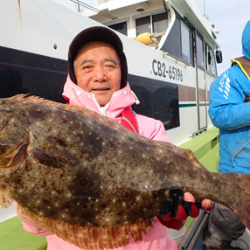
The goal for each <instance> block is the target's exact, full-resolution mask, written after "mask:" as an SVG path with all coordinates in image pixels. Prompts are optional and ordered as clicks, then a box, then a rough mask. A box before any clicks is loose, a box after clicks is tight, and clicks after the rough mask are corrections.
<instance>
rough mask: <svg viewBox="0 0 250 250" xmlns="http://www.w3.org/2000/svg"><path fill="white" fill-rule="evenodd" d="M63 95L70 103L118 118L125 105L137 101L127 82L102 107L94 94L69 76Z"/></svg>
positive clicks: (127, 105)
mask: <svg viewBox="0 0 250 250" xmlns="http://www.w3.org/2000/svg"><path fill="white" fill-rule="evenodd" d="M62 95H63V97H64V98H65V99H67V100H69V102H70V104H74V105H80V106H83V107H85V108H88V109H91V110H93V111H95V112H97V113H100V114H103V110H105V113H104V115H106V116H108V117H111V118H118V117H120V114H121V113H122V112H123V110H124V109H125V108H126V107H129V106H131V105H133V104H134V103H136V102H137V101H138V99H137V97H136V96H135V94H134V93H133V92H132V90H131V89H130V86H129V83H127V85H126V86H125V87H124V88H122V89H120V90H118V91H116V92H114V93H113V95H112V98H111V100H110V102H109V103H108V104H107V105H106V106H105V107H104V108H102V107H100V105H99V104H98V103H97V101H96V99H95V97H94V94H91V93H89V92H86V91H84V90H83V89H81V88H80V87H79V86H77V85H76V84H74V83H73V82H72V81H71V79H70V78H69V76H68V77H67V80H66V83H65V85H64V91H63V94H62Z"/></svg>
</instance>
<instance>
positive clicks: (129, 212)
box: [0, 95, 250, 249]
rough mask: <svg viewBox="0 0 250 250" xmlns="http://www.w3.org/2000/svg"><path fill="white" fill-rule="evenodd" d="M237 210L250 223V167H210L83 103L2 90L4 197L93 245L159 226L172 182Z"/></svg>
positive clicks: (79, 242) (4, 202)
mask: <svg viewBox="0 0 250 250" xmlns="http://www.w3.org/2000/svg"><path fill="white" fill-rule="evenodd" d="M172 186H179V187H181V188H182V189H183V191H185V192H187V191H188V192H191V193H192V194H193V195H194V196H195V197H196V199H197V200H198V201H201V200H202V199H204V198H209V199H212V200H213V201H216V202H219V203H221V204H223V205H225V206H227V207H228V208H229V209H231V210H232V211H233V212H234V213H235V214H236V215H237V216H238V217H239V219H240V220H241V221H242V222H243V223H244V225H245V226H246V227H247V228H248V229H250V222H249V219H250V209H249V207H250V175H242V174H235V173H210V172H209V171H208V170H207V169H205V168H204V167H203V166H202V165H201V164H200V163H199V162H198V161H197V159H196V158H195V156H194V154H193V153H192V152H191V151H190V150H184V149H180V148H178V147H176V146H174V145H173V144H170V143H166V142H158V141H152V140H150V139H147V138H145V137H142V136H140V135H137V134H136V133H133V132H132V131H130V130H128V129H126V128H125V127H123V126H122V125H120V124H119V123H117V122H116V121H114V120H112V119H110V118H107V117H104V116H101V115H99V114H97V113H95V112H93V111H90V110H88V109H85V108H83V107H80V106H73V105H64V104H60V103H56V102H52V101H48V100H44V99H42V98H37V97H27V98H24V95H18V96H15V97H12V98H7V99H0V205H1V206H2V207H3V208H7V207H8V206H10V205H11V203H12V201H13V200H15V201H16V202H17V203H18V205H19V207H20V209H21V210H22V212H23V214H24V215H26V216H28V217H29V218H31V219H32V220H34V221H35V222H36V223H37V224H38V225H39V226H41V227H42V228H44V229H46V230H48V231H50V232H52V233H54V234H56V235H58V236H59V237H61V238H62V239H64V240H66V241H68V242H70V243H72V244H74V245H76V246H78V247H80V248H83V249H104V248H106V249H112V248H116V247H119V246H124V245H127V244H128V242H129V233H130V234H131V235H132V237H133V238H134V239H135V240H141V239H142V233H145V234H147V232H148V231H149V230H150V229H151V228H152V226H153V223H154V218H155V216H156V215H158V214H159V213H160V210H161V207H162V204H163V200H164V199H165V198H166V197H168V196H169V189H170V188H171V187H172Z"/></svg>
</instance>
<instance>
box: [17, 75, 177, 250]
mask: <svg viewBox="0 0 250 250" xmlns="http://www.w3.org/2000/svg"><path fill="white" fill-rule="evenodd" d="M63 96H64V97H65V98H66V99H67V100H69V102H70V104H75V105H80V106H83V107H86V108H88V109H91V110H94V111H96V112H98V113H100V114H103V115H106V116H108V117H111V118H113V119H115V120H117V121H118V122H121V117H120V115H121V113H122V112H123V110H124V108H125V107H130V106H131V105H132V104H134V103H135V102H136V101H137V97H136V96H135V95H134V93H133V92H132V91H131V89H130V86H129V84H127V86H126V87H124V88H123V89H120V90H119V91H117V92H115V93H114V94H113V96H112V98H111V101H110V102H109V103H108V104H107V105H106V106H105V107H100V106H99V104H98V103H97V101H96V99H95V97H94V95H93V94H91V93H88V92H86V91H84V90H82V89H81V88H80V87H78V86H77V85H75V84H74V83H73V82H72V81H71V80H70V78H69V77H68V78H67V81H66V84H65V86H64V91H63ZM134 115H135V117H136V120H137V125H138V130H139V134H140V135H142V136H145V137H147V138H150V139H153V140H157V141H167V142H170V139H169V137H168V136H167V134H166V131H165V129H164V126H163V124H162V123H161V122H160V121H157V120H154V119H152V118H149V117H146V116H143V115H139V114H136V113H135V112H134ZM17 214H18V216H19V217H20V219H21V220H22V223H23V227H24V229H25V230H26V231H28V232H30V233H33V234H35V235H38V236H46V237H47V243H48V248H47V250H66V249H67V250H80V248H78V247H76V246H74V245H71V244H69V243H68V242H65V241H64V240H62V239H60V238H59V237H57V236H56V235H53V234H51V233H49V232H47V231H45V230H43V229H42V228H40V227H38V226H37V225H36V224H35V223H34V222H33V221H31V220H30V219H28V218H27V217H24V216H23V215H22V213H21V211H20V210H19V211H17ZM139 249H141V250H175V249H177V243H176V242H175V241H174V240H172V239H170V238H168V237H167V230H166V227H165V226H163V225H161V223H160V222H159V221H158V220H156V222H155V225H154V227H153V229H152V230H151V231H150V232H149V233H148V234H147V235H143V240H142V241H141V242H135V241H134V239H133V238H132V237H131V236H130V239H129V244H128V245H127V246H124V247H119V248H116V249H115V250H139Z"/></svg>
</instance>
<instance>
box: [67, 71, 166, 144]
mask: <svg viewBox="0 0 250 250" xmlns="http://www.w3.org/2000/svg"><path fill="white" fill-rule="evenodd" d="M63 96H64V97H65V98H66V99H67V100H69V103H70V104H74V105H80V106H83V107H85V108H88V109H91V110H93V111H95V112H97V113H99V114H102V115H105V116H108V117H110V118H113V119H115V120H117V121H118V122H121V113H122V112H123V110H124V109H125V108H126V107H130V106H131V105H133V104H135V103H139V100H138V99H137V97H136V95H135V94H134V92H133V91H132V90H131V89H130V86H129V83H127V85H126V87H124V88H122V89H120V90H118V91H116V92H114V93H113V95H112V98H111V100H110V102H109V103H108V104H107V105H106V106H105V107H100V105H99V104H98V103H97V101H96V99H95V95H94V94H92V93H89V92H86V91H84V90H83V89H81V88H80V87H79V86H77V85H76V84H74V83H73V82H72V81H71V79H70V78H69V76H68V77H67V81H66V83H65V85H64V91H63ZM134 115H135V118H136V120H137V124H138V130H139V134H140V135H142V136H145V137H147V138H149V139H152V140H156V141H166V142H171V141H170V139H169V137H168V136H167V133H166V131H165V128H164V126H163V124H162V122H161V121H158V120H155V119H152V118H149V117H147V116H144V115H139V114H136V113H135V112H134Z"/></svg>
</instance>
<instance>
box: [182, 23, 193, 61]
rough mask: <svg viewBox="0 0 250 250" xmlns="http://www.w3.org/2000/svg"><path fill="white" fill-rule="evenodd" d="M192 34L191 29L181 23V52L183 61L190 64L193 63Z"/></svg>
mask: <svg viewBox="0 0 250 250" xmlns="http://www.w3.org/2000/svg"><path fill="white" fill-rule="evenodd" d="M191 39H192V36H191V32H190V29H189V27H188V26H187V25H186V24H185V23H184V22H181V52H182V59H183V60H184V61H186V62H188V63H191Z"/></svg>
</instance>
